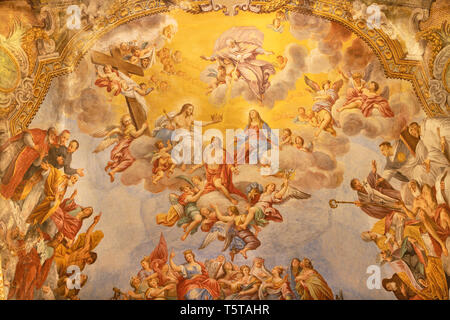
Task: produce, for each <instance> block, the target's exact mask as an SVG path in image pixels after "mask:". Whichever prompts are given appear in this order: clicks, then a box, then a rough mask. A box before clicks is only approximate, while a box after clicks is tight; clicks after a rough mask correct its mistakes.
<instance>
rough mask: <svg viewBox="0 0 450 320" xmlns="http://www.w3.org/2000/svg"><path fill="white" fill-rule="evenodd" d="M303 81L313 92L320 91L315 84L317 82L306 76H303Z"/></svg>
mask: <svg viewBox="0 0 450 320" xmlns="http://www.w3.org/2000/svg"><path fill="white" fill-rule="evenodd" d="M305 83H306V84H307V85H308V86H309V87H310V88H311V89H313V90H314V91H315V92H317V91H320V86H319V85H318V84H317V82H315V81H313V80H311V79H310V78H308V77H307V76H305Z"/></svg>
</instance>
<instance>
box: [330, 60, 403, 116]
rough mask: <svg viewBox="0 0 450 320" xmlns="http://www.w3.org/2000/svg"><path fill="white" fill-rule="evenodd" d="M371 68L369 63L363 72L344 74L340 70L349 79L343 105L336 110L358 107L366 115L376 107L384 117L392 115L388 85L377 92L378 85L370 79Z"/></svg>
mask: <svg viewBox="0 0 450 320" xmlns="http://www.w3.org/2000/svg"><path fill="white" fill-rule="evenodd" d="M372 70H373V64H369V65H368V66H367V68H366V70H365V71H364V73H360V72H354V73H350V74H349V75H345V74H344V73H343V72H342V71H340V73H341V75H342V76H343V78H344V79H345V80H347V81H349V88H348V89H347V98H346V100H345V102H344V104H343V106H342V107H341V108H339V109H337V110H336V111H338V112H341V111H343V110H351V109H360V110H361V112H362V114H363V115H364V116H365V117H368V116H370V115H371V114H372V112H373V110H374V109H376V110H378V112H379V113H380V114H381V115H382V116H383V117H385V118H392V117H393V116H394V112H393V111H392V109H391V107H390V105H389V102H388V99H389V87H388V86H385V87H384V88H383V89H382V90H381V93H379V89H380V85H379V84H378V83H377V82H375V81H370V75H371V73H372Z"/></svg>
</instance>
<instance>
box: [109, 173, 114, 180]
mask: <svg viewBox="0 0 450 320" xmlns="http://www.w3.org/2000/svg"><path fill="white" fill-rule="evenodd" d="M108 175H109V176H110V177H111V178H110V179H109V180H110V181H111V182H114V173H111V172H110V173H108Z"/></svg>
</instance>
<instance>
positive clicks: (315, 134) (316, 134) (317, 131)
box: [314, 129, 321, 138]
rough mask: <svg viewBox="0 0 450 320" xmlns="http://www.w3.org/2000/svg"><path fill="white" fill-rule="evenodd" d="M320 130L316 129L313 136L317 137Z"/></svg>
mask: <svg viewBox="0 0 450 320" xmlns="http://www.w3.org/2000/svg"><path fill="white" fill-rule="evenodd" d="M320 131H321V130H320V129H319V130H316V132H315V133H314V137H316V138H317V137H319V134H320Z"/></svg>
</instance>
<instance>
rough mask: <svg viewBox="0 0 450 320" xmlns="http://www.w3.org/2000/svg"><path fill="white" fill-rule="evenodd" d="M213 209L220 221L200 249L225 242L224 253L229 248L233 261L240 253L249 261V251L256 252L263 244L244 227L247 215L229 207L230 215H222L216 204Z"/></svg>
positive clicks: (233, 207)
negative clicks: (217, 242)
mask: <svg viewBox="0 0 450 320" xmlns="http://www.w3.org/2000/svg"><path fill="white" fill-rule="evenodd" d="M211 207H212V208H214V211H215V212H216V216H217V218H218V219H219V220H220V221H219V222H217V223H216V224H215V225H214V226H213V227H212V228H211V230H210V232H209V233H208V234H207V235H206V237H205V239H204V240H203V242H202V244H201V245H200V248H199V249H204V248H206V247H207V246H208V245H209V244H210V243H212V242H213V241H215V240H219V241H224V246H223V249H222V252H223V251H226V250H227V249H228V248H229V249H230V258H231V261H234V257H235V255H236V254H238V253H240V254H242V256H243V257H244V258H245V259H247V251H249V250H256V248H258V247H259V246H260V245H261V242H260V241H259V240H258V238H257V237H256V235H255V234H254V233H253V232H251V231H250V229H249V228H247V227H245V228H244V227H242V225H243V223H244V221H245V219H246V214H245V213H242V214H241V213H240V212H239V210H238V209H237V208H236V207H235V206H231V207H228V209H227V213H228V215H224V214H222V213H221V212H220V210H219V208H218V207H217V205H215V204H212V205H211Z"/></svg>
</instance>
